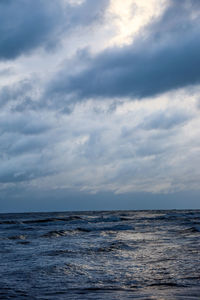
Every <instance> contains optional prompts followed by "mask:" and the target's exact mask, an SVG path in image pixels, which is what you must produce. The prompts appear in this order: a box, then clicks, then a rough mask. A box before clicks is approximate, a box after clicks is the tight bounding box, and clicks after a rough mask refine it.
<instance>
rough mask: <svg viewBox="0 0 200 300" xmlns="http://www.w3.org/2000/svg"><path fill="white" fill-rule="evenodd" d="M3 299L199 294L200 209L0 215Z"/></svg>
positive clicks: (170, 298) (192, 299) (165, 299)
mask: <svg viewBox="0 0 200 300" xmlns="http://www.w3.org/2000/svg"><path fill="white" fill-rule="evenodd" d="M0 299H1V300H3V299H16V300H18V299H20V300H23V299H28V300H33V299H40V300H43V299H46V300H47V299H52V300H60V299H81V300H82V299H83V300H84V299H92V300H98V299H99V300H100V299H104V300H111V299H112V300H115V299H143V300H150V299H156V300H157V299H158V300H176V299H177V300H178V299H186V300H197V299H198V300H199V299H200V210H169V211H167V210H165V211H161V210H160V211H152V210H151V211H98V212H97V211H87V212H55V213H52V212H51V213H22V214H0Z"/></svg>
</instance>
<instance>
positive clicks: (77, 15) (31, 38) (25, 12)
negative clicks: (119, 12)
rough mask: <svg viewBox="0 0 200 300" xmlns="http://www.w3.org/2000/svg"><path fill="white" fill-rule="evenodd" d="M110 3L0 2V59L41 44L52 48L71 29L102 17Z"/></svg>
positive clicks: (20, 0)
mask: <svg viewBox="0 0 200 300" xmlns="http://www.w3.org/2000/svg"><path fill="white" fill-rule="evenodd" d="M108 3H109V2H108V1H107V0H103V1H101V3H99V4H97V5H96V4H95V5H94V1H91V0H85V1H84V2H83V3H81V4H80V5H70V2H67V3H66V4H64V1H63V0H55V1H43V0H34V1H32V0H18V1H12V0H7V1H0V36H1V39H0V60H8V59H15V58H17V57H18V56H20V55H22V54H28V53H30V52H31V51H32V50H34V49H36V48H38V47H43V48H44V49H46V50H52V49H54V48H55V47H56V46H57V44H58V43H59V41H60V39H61V36H62V35H63V34H64V33H65V34H66V33H67V32H68V31H69V30H70V29H71V28H75V27H77V26H88V25H89V24H91V23H92V22H96V21H97V20H99V18H101V17H102V15H103V12H104V10H105V8H106V6H107V4H108Z"/></svg>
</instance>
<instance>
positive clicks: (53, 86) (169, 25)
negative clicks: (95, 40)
mask: <svg viewBox="0 0 200 300" xmlns="http://www.w3.org/2000/svg"><path fill="white" fill-rule="evenodd" d="M199 24H200V5H199V2H198V1H195V0H189V1H181V4H180V2H179V1H171V2H170V5H169V6H168V8H167V9H166V10H165V12H164V13H163V15H162V17H161V18H160V19H159V20H156V21H154V22H153V23H152V24H151V26H149V27H148V28H146V31H144V32H143V33H142V32H140V34H139V35H138V38H137V39H135V40H134V42H133V43H132V44H131V45H128V46H124V47H113V48H109V49H106V50H104V51H102V52H101V53H99V54H97V55H91V54H89V53H88V55H87V56H86V57H87V60H86V67H85V68H84V69H83V70H81V71H80V72H76V73H75V74H69V73H68V71H67V70H66V69H64V70H62V71H61V72H60V73H59V74H58V75H57V77H56V78H55V79H54V81H53V82H51V83H50V85H49V91H48V93H49V94H54V95H64V94H65V95H68V96H69V95H73V96H74V97H68V98H66V99H67V100H68V101H80V100H83V99H88V98H115V97H116V98H119V97H130V98H145V97H150V96H154V95H156V94H160V93H164V92H167V91H170V90H173V89H177V88H182V87H187V86H190V85H195V84H199V83H200V70H199V68H197V67H196V66H198V65H200V57H199V52H200V40H199V30H200V26H199ZM66 97H67V96H66Z"/></svg>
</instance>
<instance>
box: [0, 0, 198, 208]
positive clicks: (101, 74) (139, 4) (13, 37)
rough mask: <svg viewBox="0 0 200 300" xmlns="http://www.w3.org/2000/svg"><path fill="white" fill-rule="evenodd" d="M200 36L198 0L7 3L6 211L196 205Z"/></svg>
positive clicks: (0, 186) (0, 39) (2, 191)
mask: <svg viewBox="0 0 200 300" xmlns="http://www.w3.org/2000/svg"><path fill="white" fill-rule="evenodd" d="M199 35H200V1H199V0H181V1H179V0H148V1H147V0H123V1H122V0H96V1H95V0H51V1H46V0H0V212H17V211H19V212H23V211H52V210H56V211H61V210H88V209H89V210H90V209H91V210H93V209H101V210H106V209H162V208H164V209H166V208H181V209H182V208H200V38H199Z"/></svg>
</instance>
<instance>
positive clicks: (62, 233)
mask: <svg viewBox="0 0 200 300" xmlns="http://www.w3.org/2000/svg"><path fill="white" fill-rule="evenodd" d="M68 233H69V231H67V230H52V231H49V232H47V233H45V234H43V235H42V236H41V237H44V238H55V237H61V236H65V235H67V234H68Z"/></svg>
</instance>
